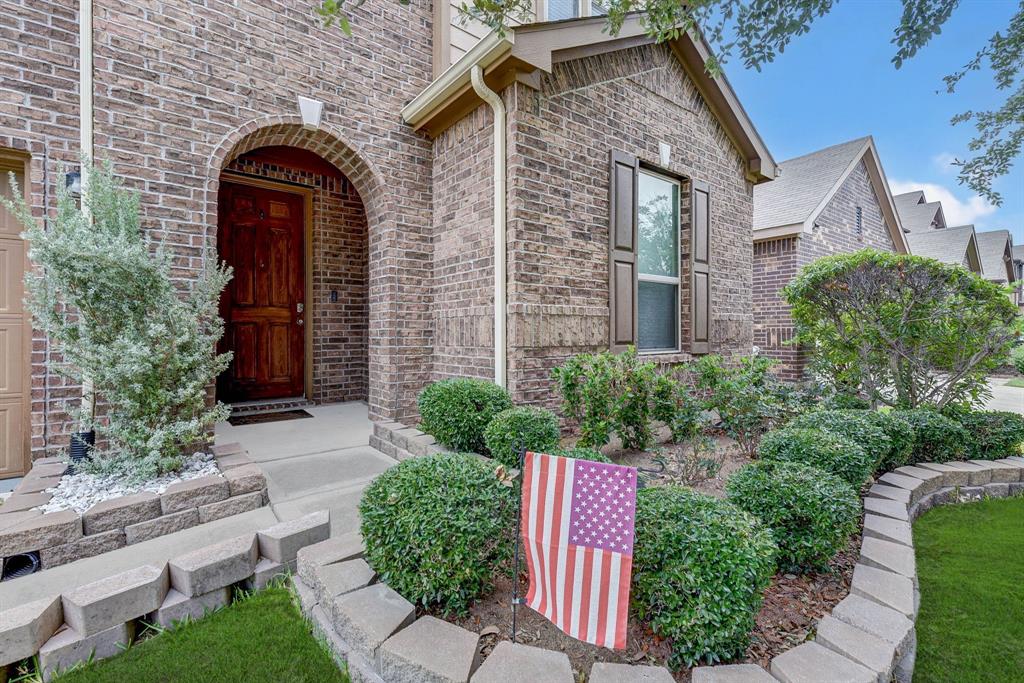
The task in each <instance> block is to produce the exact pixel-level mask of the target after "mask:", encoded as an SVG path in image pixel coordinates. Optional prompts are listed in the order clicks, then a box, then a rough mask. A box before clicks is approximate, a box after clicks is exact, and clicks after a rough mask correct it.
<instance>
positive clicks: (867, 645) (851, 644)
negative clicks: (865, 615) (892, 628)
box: [814, 615, 896, 683]
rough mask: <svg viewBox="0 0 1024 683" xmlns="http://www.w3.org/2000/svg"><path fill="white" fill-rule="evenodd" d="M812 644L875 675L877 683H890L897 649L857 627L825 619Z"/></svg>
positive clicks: (830, 618) (832, 619)
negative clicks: (844, 658) (826, 649)
mask: <svg viewBox="0 0 1024 683" xmlns="http://www.w3.org/2000/svg"><path fill="white" fill-rule="evenodd" d="M814 642H816V643H818V644H819V645H822V646H824V647H827V648H828V649H829V650H832V651H833V652H835V653H836V654H839V655H842V656H843V657H846V658H847V659H849V660H851V661H854V662H857V663H858V664H860V665H861V666H863V667H865V668H866V669H868V670H870V671H872V672H874V674H875V680H876V681H877V682H878V683H889V681H891V680H892V670H893V667H895V666H896V661H895V660H896V646H894V645H893V644H892V643H887V642H886V641H884V640H882V639H881V638H879V637H878V636H873V635H871V634H870V633H868V632H867V631H862V630H861V629H859V628H857V627H856V626H850V625H849V624H847V623H844V622H842V621H839V620H838V619H836V618H835V617H831V616H829V615H825V616H824V617H823V618H822V620H821V621H820V622H818V633H817V636H815V639H814Z"/></svg>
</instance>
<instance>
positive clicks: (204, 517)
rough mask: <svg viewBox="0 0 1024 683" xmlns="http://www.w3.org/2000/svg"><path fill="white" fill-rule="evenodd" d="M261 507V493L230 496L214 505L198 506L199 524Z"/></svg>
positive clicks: (254, 492)
mask: <svg viewBox="0 0 1024 683" xmlns="http://www.w3.org/2000/svg"><path fill="white" fill-rule="evenodd" d="M261 507H263V493H262V492H261V491H253V492H252V493H243V494H242V495H239V496H231V497H230V498H225V499H224V500H221V501H217V502H216V503H207V504H206V505H200V506H199V523H200V524H206V523H207V522H213V521H216V520H218V519H224V518H225V517H230V516H231V515H240V514H242V513H243V512H250V511H252V510H256V509H258V508H261Z"/></svg>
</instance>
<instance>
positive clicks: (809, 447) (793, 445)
mask: <svg viewBox="0 0 1024 683" xmlns="http://www.w3.org/2000/svg"><path fill="white" fill-rule="evenodd" d="M758 452H759V453H760V455H761V459H762V460H766V461H770V462H799V463H803V464H804V465H811V466H813V467H817V468H818V469H821V470H824V471H825V472H830V473H832V474H834V475H836V476H837V477H839V478H840V479H842V480H844V481H846V482H849V483H850V484H851V485H852V486H854V487H855V488H857V489H858V490H859V489H860V486H861V484H863V483H864V480H866V479H867V478H868V476H870V475H871V472H872V471H873V470H874V468H875V458H874V457H873V456H870V455H868V454H867V452H866V451H865V450H864V449H863V448H861V447H860V446H858V445H857V444H856V443H854V442H853V441H851V440H850V439H847V438H846V437H844V436H841V435H839V434H835V433H833V432H829V431H825V430H823V429H807V428H800V427H785V428H783V429H776V430H774V431H771V432H768V433H767V434H765V436H764V438H763V439H761V447H760V449H759V451H758Z"/></svg>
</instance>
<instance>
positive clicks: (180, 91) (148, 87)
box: [0, 0, 775, 477]
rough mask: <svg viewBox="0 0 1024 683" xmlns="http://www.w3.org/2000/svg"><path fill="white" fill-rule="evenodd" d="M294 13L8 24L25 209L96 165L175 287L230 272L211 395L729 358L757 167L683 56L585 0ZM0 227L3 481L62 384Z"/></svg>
mask: <svg viewBox="0 0 1024 683" xmlns="http://www.w3.org/2000/svg"><path fill="white" fill-rule="evenodd" d="M313 4H314V3H311V2H309V0H283V1H282V2H277V3H272V4H269V5H268V4H267V3H262V2H257V1H256V0H208V1H204V2H198V0H161V1H160V2H157V0H94V1H93V2H92V3H91V5H89V6H91V7H92V15H93V16H92V22H93V26H92V30H91V31H89V30H88V21H84V22H83V21H80V17H79V16H78V15H77V14H76V13H75V12H74V11H73V10H69V9H68V8H67V6H66V5H59V4H57V3H53V2H51V0H14V2H8V3H7V4H6V5H5V8H6V9H7V11H6V12H5V15H4V16H3V17H0V30H2V31H3V34H2V39H0V68H2V69H3V74H4V78H3V79H2V80H0V165H4V167H5V168H6V167H11V168H14V169H16V170H18V171H19V173H21V178H22V179H21V180H20V181H19V182H21V183H23V184H24V185H25V189H26V191H27V195H28V196H29V197H30V200H31V203H32V204H33V206H34V208H35V211H36V213H37V215H39V216H40V217H43V216H44V215H49V216H52V211H53V207H54V196H55V186H56V184H57V183H63V182H65V178H64V176H63V175H60V174H59V171H60V164H62V163H63V164H74V163H76V160H77V158H78V155H79V152H80V151H81V150H83V149H84V150H85V151H89V148H90V147H91V148H92V152H93V154H94V156H95V158H97V159H100V160H109V161H110V162H111V163H112V164H113V168H114V171H115V173H116V174H117V176H118V177H119V178H121V179H122V180H123V181H124V182H125V183H126V184H127V185H128V186H130V187H133V188H135V189H137V190H138V191H139V192H140V195H141V206H142V222H143V226H144V228H145V230H146V231H147V233H148V234H149V235H150V236H152V237H153V238H154V239H156V240H158V241H160V242H162V243H163V244H164V245H166V246H167V247H169V248H170V249H171V250H172V252H173V253H174V255H175V257H176V260H175V263H176V266H177V274H178V275H179V276H180V277H181V278H182V279H183V280H187V279H188V278H191V277H194V276H195V274H196V273H197V271H198V270H199V269H200V268H201V267H202V266H203V264H204V259H207V258H210V257H211V256H212V255H213V254H216V255H217V256H218V257H219V258H222V259H226V260H228V261H229V262H231V264H232V265H233V266H234V268H235V271H236V277H235V279H234V281H233V282H232V284H231V285H230V286H229V291H228V293H227V295H226V297H225V304H224V309H223V314H224V316H225V318H226V319H227V322H228V333H227V335H226V337H225V341H224V347H225V348H228V349H230V350H232V351H234V353H235V361H234V362H233V364H232V367H231V369H230V370H229V372H228V374H227V375H226V376H224V377H222V378H221V381H219V382H218V387H217V391H218V396H219V397H220V398H222V399H225V400H229V401H236V402H237V401H250V400H251V401H267V400H277V399H281V398H288V399H291V398H299V397H303V398H305V399H308V400H311V401H314V402H330V401H339V400H366V401H367V403H368V405H369V412H370V416H371V417H372V418H373V419H377V420H380V419H395V420H407V421H414V420H415V419H416V395H417V393H418V392H419V390H420V389H421V388H422V387H423V386H424V385H425V384H426V383H427V382H429V381H431V380H434V379H438V378H442V377H449V376H457V375H468V376H475V377H485V378H490V379H495V380H496V381H498V382H501V383H505V384H507V385H508V387H509V389H510V390H511V392H512V394H513V396H514V398H515V399H516V400H519V401H530V402H537V403H551V402H552V401H553V396H552V391H551V383H550V381H549V371H550V368H551V367H553V366H555V365H557V364H559V363H560V362H562V361H563V360H564V359H566V358H567V357H568V356H570V355H571V354H573V353H576V352H579V351H584V350H598V349H602V348H608V347H609V345H611V346H613V347H615V348H619V347H621V346H623V345H625V344H628V343H639V344H640V345H641V346H644V347H645V348H646V349H647V350H657V351H658V352H659V353H656V354H654V355H653V356H652V357H654V358H656V359H658V360H659V361H671V360H676V359H684V358H688V357H690V355H691V353H701V352H707V351H720V352H723V353H726V354H737V353H747V352H749V350H750V348H751V344H752V325H753V320H752V313H751V309H752V305H751V304H752V301H751V239H752V237H751V230H752V228H751V225H752V213H753V200H752V194H753V186H754V185H755V184H756V183H760V182H763V181H766V180H770V179H771V178H773V177H774V175H775V165H774V161H773V160H772V158H771V155H770V154H769V153H768V151H767V150H766V149H765V147H764V144H763V143H762V141H761V139H760V138H759V137H758V135H757V133H756V131H755V130H754V128H753V126H752V124H751V122H750V121H749V119H748V118H747V117H746V115H745V113H744V112H743V109H742V107H741V106H740V105H739V103H738V101H737V99H736V96H735V93H733V91H732V90H731V88H730V87H729V84H728V82H727V81H726V80H725V79H724V78H721V77H715V78H712V77H710V76H709V75H708V74H707V73H706V72H705V71H704V68H703V59H704V57H705V56H706V55H707V46H706V45H705V44H703V42H702V41H700V40H697V41H695V40H693V39H691V38H690V37H688V36H683V37H681V38H679V39H678V40H675V41H672V42H670V43H666V44H662V45H656V44H654V43H653V42H652V41H651V40H650V39H648V38H647V37H646V36H645V35H644V34H643V29H642V27H641V26H640V24H639V20H638V19H637V17H635V16H634V17H630V18H629V19H627V21H626V23H625V25H624V26H623V29H622V31H621V32H620V33H619V35H618V36H617V37H611V36H608V35H607V34H605V33H603V32H602V30H601V29H602V28H603V25H604V20H603V18H586V16H585V15H587V14H589V13H590V3H589V1H588V0H583V2H581V3H578V4H576V5H574V7H575V9H574V10H572V11H571V12H569V14H570V17H567V20H566V21H561V22H549V23H537V24H531V25H527V26H523V27H519V28H516V29H515V30H514V31H512V32H510V33H509V34H508V35H507V36H506V37H504V38H499V37H498V36H496V35H495V34H485V33H484V32H483V31H481V30H480V28H481V27H479V26H477V25H472V24H470V25H468V27H464V26H461V25H460V23H459V20H458V18H457V17H456V16H455V14H454V10H453V7H454V5H451V6H449V5H448V4H445V3H435V5H434V7H433V8H432V7H431V6H430V5H429V4H423V3H421V2H413V3H411V4H409V5H404V4H402V3H399V2H396V1H395V0H368V1H367V2H365V3H363V4H361V5H359V6H358V7H356V8H354V9H353V10H352V11H353V28H354V35H353V36H352V37H350V38H348V37H345V36H344V35H342V34H341V33H339V32H338V31H337V29H325V28H323V27H321V26H320V25H319V24H318V19H317V17H316V15H315V13H314V12H313ZM539 7H540V8H541V9H540V11H541V17H542V18H543V17H544V16H545V14H544V12H545V11H547V10H544V8H545V7H547V4H546V3H541V4H540V5H539ZM563 9H564V8H563ZM578 14H582V15H584V16H583V17H581V18H571V17H572V16H575V15H578ZM558 16H561V15H558ZM86 19H87V18H86ZM83 27H85V28H84V29H83ZM83 31H84V35H87V36H89V37H90V38H91V42H92V52H91V53H89V51H88V47H89V42H90V41H84V42H80V40H79V37H80V35H81V34H82V33H83ZM474 32H475V33H474ZM481 37H482V39H480V38H481ZM80 48H81V49H82V52H81V55H80ZM82 56H84V58H85V59H86V60H89V61H91V68H87V69H85V70H84V71H83V70H81V69H80V68H79V67H80V63H86V64H88V63H89V61H82ZM474 66H479V67H480V68H481V71H480V76H481V78H480V79H479V83H478V86H479V87H476V88H475V87H474V86H473V84H472V82H471V81H472V74H473V71H474V69H473V67H474ZM90 79H91V82H92V88H91V90H87V91H86V94H87V95H88V94H89V92H91V93H92V98H91V108H90V102H89V100H90V98H88V97H87V98H82V99H81V100H80V98H79V95H78V91H79V84H80V83H81V82H84V83H86V84H88V83H89V81H90ZM86 87H88V85H87V86H86ZM492 89H493V91H496V92H497V93H498V98H499V99H500V103H501V104H502V105H503V106H501V107H500V110H503V112H504V113H501V111H499V119H498V120H499V121H500V120H501V118H500V117H501V116H504V117H505V118H504V126H502V127H501V130H500V132H501V133H502V134H503V135H502V136H499V139H498V140H496V139H495V136H494V133H495V130H493V129H492V127H493V123H494V121H495V113H494V111H495V110H494V105H495V104H497V102H496V101H495V99H494V98H493V97H491V96H490V95H489V94H488V91H489V90H492ZM478 91H479V92H480V93H483V94H482V95H478V94H477V92H478ZM83 112H85V113H84V114H83ZM400 112H401V114H400ZM90 113H91V115H90ZM90 126H91V128H92V132H91V134H90V132H89V129H90ZM501 137H504V138H507V147H506V149H505V150H504V151H505V154H504V155H501V154H499V155H498V156H497V157H496V155H495V147H496V142H500V138H501ZM80 141H84V142H85V145H82V144H81V142H80ZM499 149H500V147H499ZM496 158H497V160H498V161H499V162H501V163H500V165H499V168H503V169H504V175H503V177H502V178H501V180H502V181H503V182H504V183H505V184H506V187H507V189H506V191H505V192H504V193H503V194H502V195H501V196H503V197H504V201H503V202H501V203H499V204H497V205H496V204H495V202H494V196H495V186H496V184H495V180H496V176H495V175H494V169H495V161H496ZM613 160H614V162H613ZM499 191H500V190H499ZM496 209H499V210H498V211H496ZM501 209H504V211H501ZM503 213H504V214H505V216H506V217H507V224H506V228H505V230H504V231H499V232H497V233H496V231H495V228H494V225H495V222H496V220H499V221H500V219H501V218H502V214H503ZM609 226H612V229H611V230H609ZM0 233H2V234H0V237H2V238H3V241H2V242H0V246H2V247H4V248H5V249H7V248H9V249H8V250H9V251H10V252H11V253H14V255H15V256H14V258H13V259H11V263H14V264H15V265H16V266H18V268H17V269H16V270H17V271H18V272H17V274H11V273H13V270H9V271H8V275H9V277H7V278H6V280H5V282H6V283H7V284H6V286H5V290H4V295H5V296H6V297H7V298H6V299H4V301H6V302H7V304H8V305H7V308H4V309H0V326H2V327H0V332H2V333H3V334H0V337H2V338H3V339H4V343H5V344H6V346H5V347H4V353H5V354H6V356H5V357H6V358H7V359H8V365H9V367H13V368H14V371H13V375H14V376H16V377H17V381H16V382H8V383H7V385H5V386H2V387H0V423H2V424H3V428H2V429H0V435H2V443H0V448H3V449H4V456H3V458H0V477H3V476H11V475H15V474H17V473H19V472H20V471H22V470H23V469H24V465H25V462H26V458H27V453H28V452H29V451H31V454H32V455H33V456H41V455H44V454H46V453H49V452H54V451H57V450H59V449H62V448H63V447H64V446H65V445H66V444H67V441H68V437H69V433H70V432H71V431H73V428H74V426H73V425H72V424H71V422H70V420H69V419H68V416H67V414H66V413H65V410H64V402H65V401H66V400H68V399H74V398H75V397H76V396H77V395H78V394H79V393H80V389H79V388H78V387H75V386H67V385H66V384H65V383H64V382H63V381H62V380H61V379H60V378H59V377H58V376H57V375H56V374H55V373H54V372H53V371H52V368H51V367H50V365H49V364H48V361H51V362H54V361H57V360H59V359H58V358H56V357H55V355H54V354H53V353H52V350H51V349H50V346H49V344H48V342H47V340H46V339H45V337H43V336H41V335H39V334H38V333H36V334H31V331H30V329H29V328H30V325H29V324H28V321H27V318H26V317H25V315H24V313H23V311H21V310H20V306H19V305H14V304H11V303H10V302H17V301H18V300H20V285H19V284H18V282H19V280H20V273H21V270H22V269H21V267H20V266H21V264H22V263H23V262H24V255H23V250H24V245H22V244H21V242H20V240H19V239H18V238H17V229H16V227H14V226H13V224H9V221H8V220H7V218H5V217H3V216H0ZM694 234H696V237H695V238H694V237H692V235H694ZM610 235H615V236H616V239H614V240H612V239H611V238H610ZM496 238H497V239H496ZM506 241H507V246H506V247H505V249H504V250H502V242H506ZM610 242H614V244H613V245H611V246H612V247H614V248H610ZM210 249H215V250H216V251H208V250H210ZM5 253H7V252H5ZM496 253H498V254H499V258H498V259H497V260H496V259H495V254H496ZM502 256H503V257H504V258H502ZM503 262H504V263H503ZM496 266H498V267H497V269H496ZM506 268H507V277H502V275H503V272H504V271H505V269H506ZM496 292H497V298H496ZM610 292H616V294H615V295H612V294H610ZM496 302H497V303H498V306H497V307H496V306H495V303H496ZM503 304H504V305H503ZM5 315H6V316H7V317H3V316H5ZM506 326H507V329H506ZM496 330H497V334H496ZM613 331H614V333H613ZM7 376H12V373H11V372H8V375H7Z"/></svg>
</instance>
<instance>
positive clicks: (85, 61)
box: [57, 0, 96, 432]
mask: <svg viewBox="0 0 1024 683" xmlns="http://www.w3.org/2000/svg"><path fill="white" fill-rule="evenodd" d="M92 70H93V59H92V0H80V1H79V3H78V97H79V103H78V108H79V139H78V148H79V152H80V154H81V157H82V165H83V167H84V166H85V165H86V164H90V165H91V164H92V162H93V161H92V152H93V130H92V126H93V104H92V95H93V84H92ZM81 171H82V173H81V183H82V213H83V214H84V215H85V217H86V219H87V220H88V219H90V218H91V217H90V215H89V205H88V202H87V201H86V199H87V193H88V192H89V174H88V173H87V172H86V169H85V168H82V169H81ZM62 180H63V179H61V178H58V179H57V182H61V181H62ZM95 412H96V394H95V392H94V391H93V385H92V379H91V378H89V377H83V378H82V419H83V424H82V425H81V426H80V427H79V431H82V432H84V431H87V430H88V427H87V426H86V424H84V422H86V421H90V422H91V420H92V417H93V414H94V413H95Z"/></svg>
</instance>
